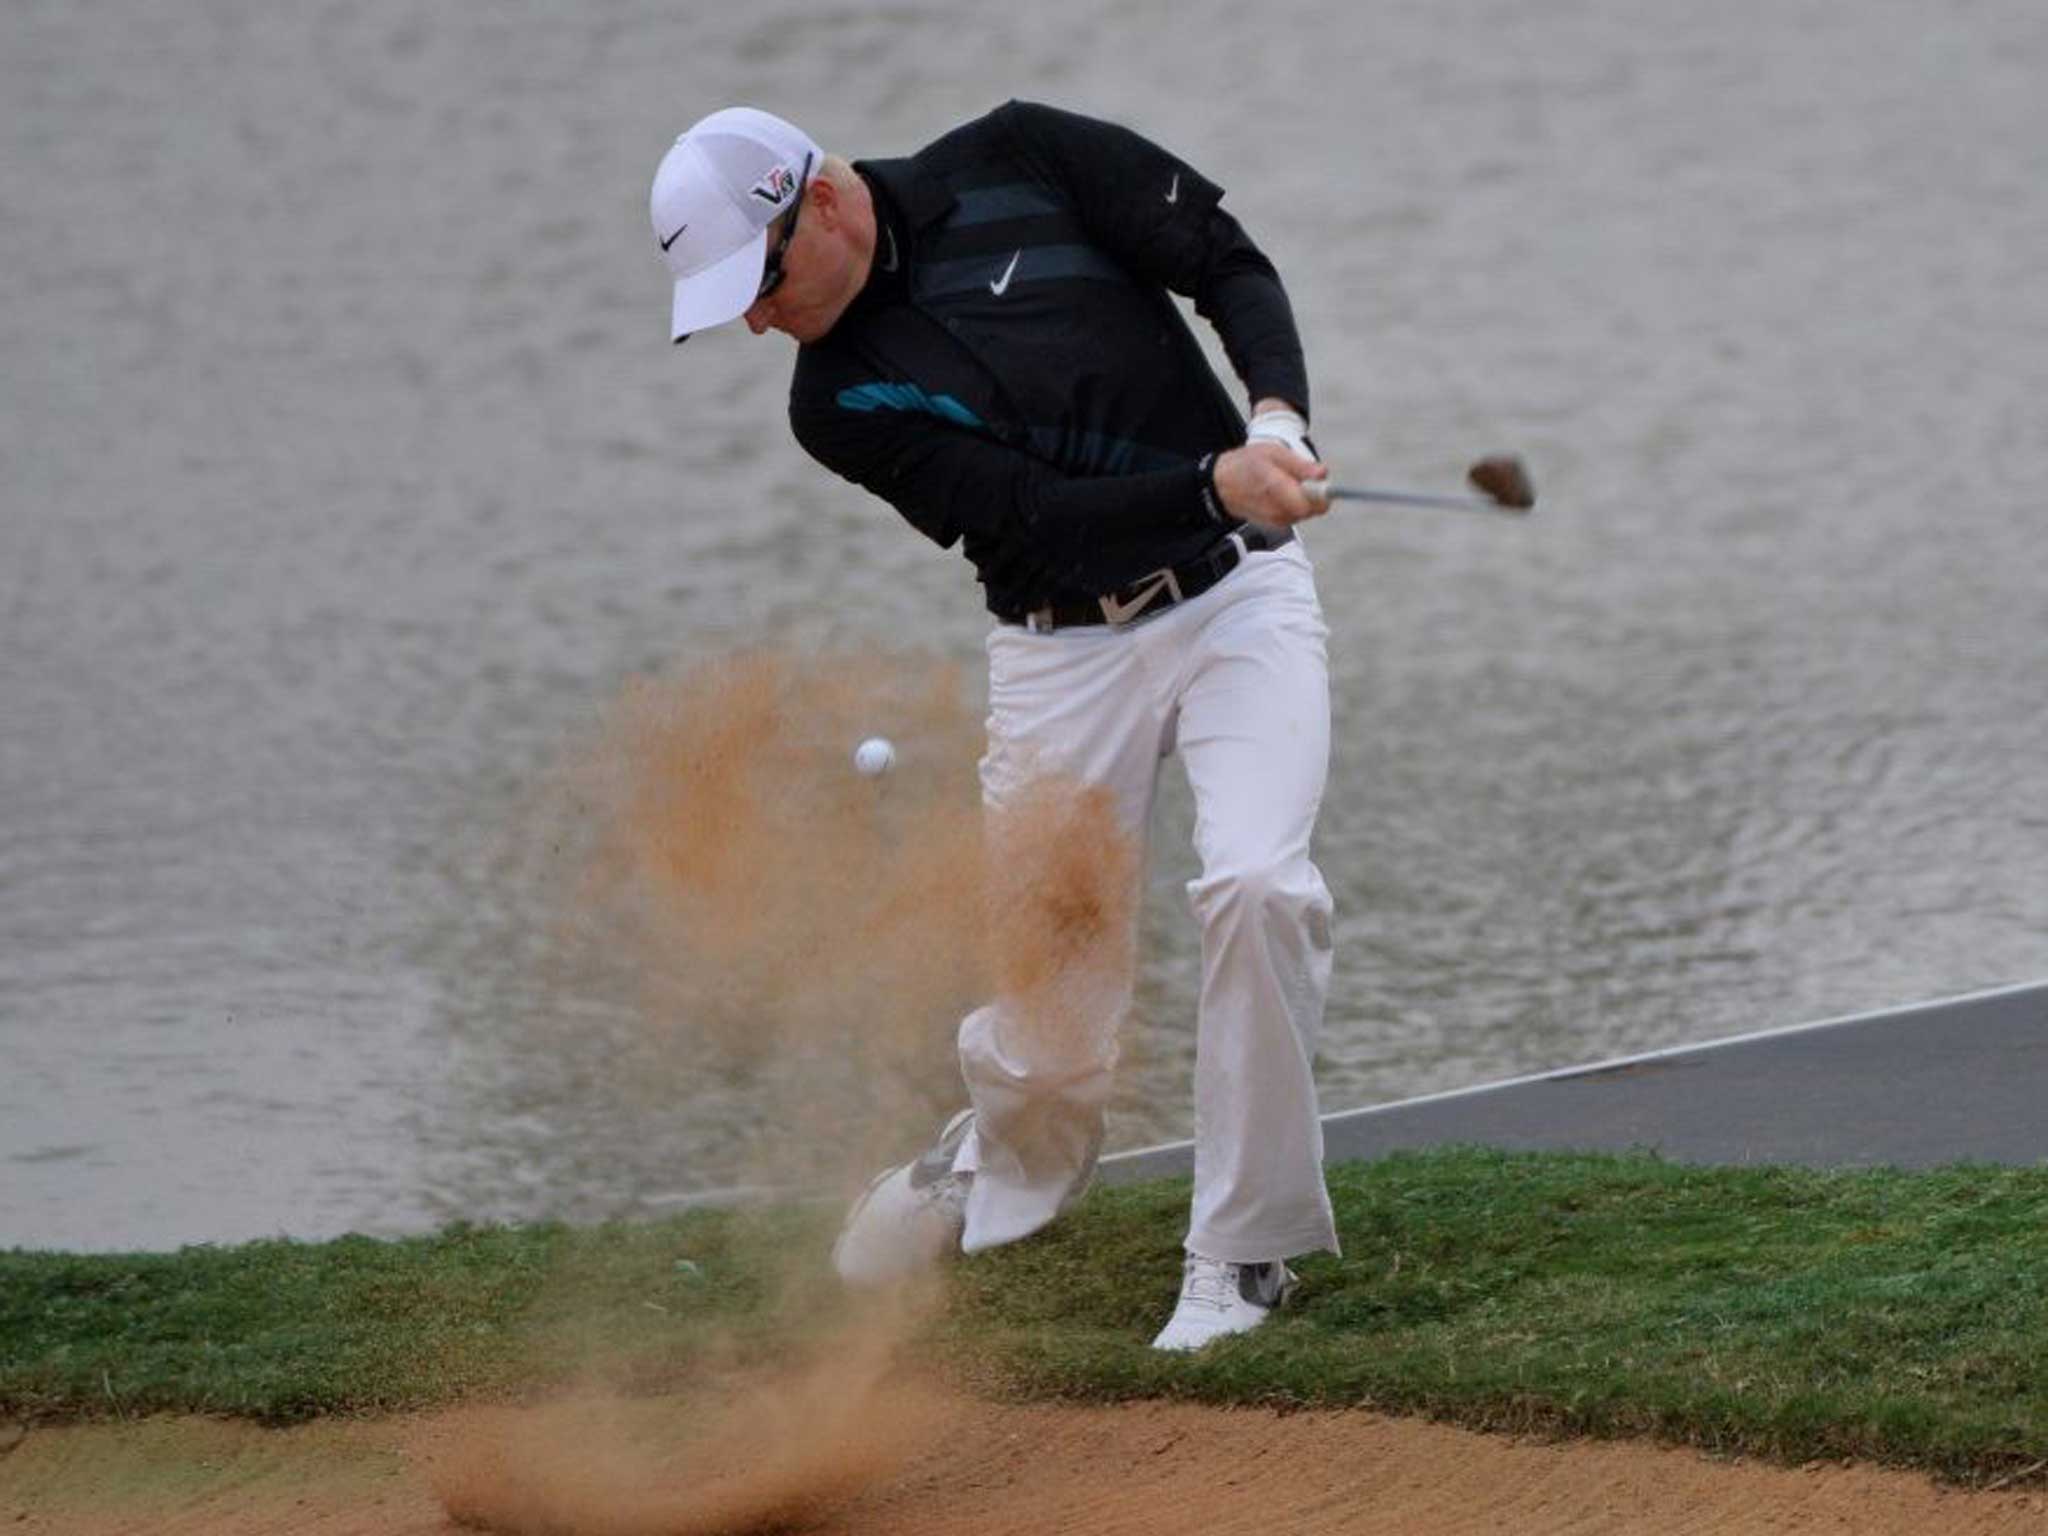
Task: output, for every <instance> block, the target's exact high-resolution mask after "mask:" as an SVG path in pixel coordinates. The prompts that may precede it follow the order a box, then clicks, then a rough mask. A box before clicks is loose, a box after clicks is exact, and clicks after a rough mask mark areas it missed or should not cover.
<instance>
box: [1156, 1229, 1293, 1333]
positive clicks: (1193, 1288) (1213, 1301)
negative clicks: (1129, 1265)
mask: <svg viewBox="0 0 2048 1536" xmlns="http://www.w3.org/2000/svg"><path fill="white" fill-rule="evenodd" d="M1294 1282H1295V1274H1294V1271H1293V1270H1291V1269H1289V1268H1288V1267H1287V1266H1286V1265H1285V1264H1283V1263H1281V1262H1280V1261H1279V1260H1278V1259H1271V1260H1268V1261H1267V1262H1266V1263H1264V1264H1231V1263H1227V1262H1225V1261H1224V1260H1222V1259H1211V1258H1205V1257H1204V1256H1203V1255H1201V1254H1199V1253H1190V1254H1189V1255H1188V1257H1187V1262H1186V1263H1185V1264H1184V1265H1183V1266H1182V1268H1181V1280H1180V1304H1179V1305H1178V1306H1176V1307H1175V1308H1174V1309H1173V1316H1172V1317H1170V1318H1168V1319H1167V1322H1166V1326H1165V1327H1164V1328H1162V1329H1160V1330H1159V1336H1158V1337H1157V1338H1155V1339H1154V1340H1153V1341H1152V1347H1153V1348H1154V1349H1170V1350H1189V1349H1200V1348H1201V1347H1202V1346H1203V1345H1204V1344H1207V1343H1210V1342H1211V1341H1212V1340H1215V1339H1220V1338H1223V1337H1225V1336H1226V1335H1229V1334H1233V1333H1244V1332H1247V1331H1248V1330H1250V1329H1253V1328H1256V1327H1258V1326H1259V1324H1261V1323H1263V1322H1264V1321H1265V1320H1266V1319H1267V1318H1269V1317H1271V1316H1272V1315H1273V1310H1274V1308H1276V1307H1278V1306H1280V1305H1281V1304H1282V1303H1284V1302H1285V1301H1286V1300H1287V1297H1288V1294H1289V1293H1290V1292H1291V1291H1292V1290H1293V1289H1294Z"/></svg>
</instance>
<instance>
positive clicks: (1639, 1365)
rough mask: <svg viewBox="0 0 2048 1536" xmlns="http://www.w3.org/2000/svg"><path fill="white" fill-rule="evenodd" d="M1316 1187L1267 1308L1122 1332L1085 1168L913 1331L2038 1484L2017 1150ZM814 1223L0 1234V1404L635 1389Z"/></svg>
mask: <svg viewBox="0 0 2048 1536" xmlns="http://www.w3.org/2000/svg"><path fill="white" fill-rule="evenodd" d="M1331 1189H1332V1195H1333V1198H1334V1200H1335V1202H1336V1207H1337V1212H1338V1221H1339V1227H1340V1230H1341V1232H1342V1234H1343V1240H1344V1246H1345V1250H1346V1251H1345V1256H1344V1257H1343V1258H1342V1259H1338V1258H1333V1257H1330V1256H1327V1255H1325V1256H1321V1257H1316V1258H1311V1259H1308V1260H1306V1261H1303V1262H1302V1263H1300V1264H1299V1265H1298V1266H1297V1267H1298V1268H1299V1269H1300V1271H1301V1273H1302V1277H1303V1286H1302V1289H1301V1292H1300V1296H1299V1300H1298V1303H1297V1305H1295V1306H1294V1307H1292V1308H1290V1309H1289V1310H1288V1312H1287V1313H1286V1314H1284V1315H1283V1316H1282V1317H1281V1318H1279V1319H1277V1320H1276V1321H1275V1322H1273V1323H1271V1324H1269V1325H1268V1326H1267V1327H1265V1328H1262V1329H1260V1330H1258V1331H1257V1332H1256V1333H1253V1334H1251V1335H1248V1336H1246V1337H1244V1338H1242V1339H1239V1340H1233V1341H1230V1342H1228V1343H1226V1344H1223V1345H1220V1346H1217V1347H1216V1348H1214V1349H1212V1350H1209V1351H1206V1352H1204V1354H1203V1355H1201V1356H1200V1357H1198V1358H1192V1359H1189V1358H1179V1357H1168V1356H1162V1355H1158V1354H1155V1353H1154V1352H1153V1351H1151V1350H1150V1349H1149V1348H1147V1347H1146V1345H1147V1341H1148V1340H1149V1338H1150V1337H1151V1334H1152V1331H1153V1330H1154V1329H1155V1328H1156V1327H1157V1326H1158V1324H1159V1322H1160V1321H1161V1319H1162V1316H1163V1314H1164V1312H1165V1310H1166V1308H1167V1306H1168V1305H1169V1303H1170V1300H1171V1293H1172V1289H1173V1286H1174V1284H1175V1281H1176V1279H1177V1276H1178V1267H1179V1254H1178V1243H1179V1238H1180V1234H1181V1230H1182V1224H1183V1222H1184V1220H1185V1211H1186V1201H1187V1185H1186V1183H1185V1182H1184V1181H1181V1182H1169V1183H1164V1184H1154V1185H1145V1186H1140V1187H1136V1188H1130V1189H1117V1190H1098V1191H1096V1192H1095V1193H1094V1194H1093V1195H1091V1196H1090V1197H1089V1199H1088V1200H1086V1201H1085V1202H1084V1203H1083V1204H1082V1205H1081V1206H1080V1207H1079V1208H1078V1209H1077V1210H1075V1211H1074V1212H1072V1213H1070V1214H1069V1215H1068V1216H1067V1217H1066V1218H1064V1219H1063V1220H1062V1221H1060V1222H1059V1223H1058V1224H1056V1225H1055V1227H1054V1228H1053V1229H1051V1230H1050V1231H1049V1232H1048V1233H1046V1234H1044V1235H1043V1236H1041V1237H1039V1238H1037V1239H1034V1240H1032V1241H1030V1242H1027V1243H1023V1244H1019V1245H1017V1246H1016V1247H1014V1248H1011V1249H1007V1250H1001V1251H998V1252H996V1253H992V1254H988V1255H984V1256H981V1257H979V1258H976V1259H973V1260H969V1261H964V1262H962V1263H960V1264H959V1265H957V1266H955V1268H954V1270H953V1276H952V1284H951V1286H950V1288H949V1296H948V1301H947V1304H946V1306H945V1308H944V1309H943V1311H942V1312H941V1313H940V1315H939V1316H938V1317H937V1318H936V1320H935V1321H934V1322H933V1323H932V1324H931V1325H930V1326H929V1327H928V1329H927V1330H926V1334H925V1336H924V1337H923V1338H922V1339H921V1340H920V1341H919V1342H918V1344H917V1345H916V1349H917V1350H918V1352H920V1353H921V1354H923V1355H924V1356H925V1357H927V1358H929V1359H931V1360H934V1361H936V1362H939V1363H941V1364H943V1365H944V1366H945V1367H946V1368H948V1369H951V1370H953V1371H955V1372H957V1373H959V1374H960V1375H962V1376H964V1377H966V1378H969V1379H971V1380H973V1381H975V1382H976V1383H978V1384H981V1385H983V1386H985V1387H993V1388H995V1389H997V1390H1003V1391H1009V1392H1017V1393H1026V1394H1034V1395H1054V1396H1064V1397H1071V1398H1080V1399H1087V1400H1093V1401H1102V1400H1112V1399H1118V1398H1129V1397H1139V1396H1146V1397H1157V1396H1168V1397H1180V1398H1189V1399H1199V1400H1203V1401H1209V1402H1227V1403H1256V1404H1269V1405H1282V1406H1305V1405H1345V1404H1364V1405H1370V1406H1372V1407H1374V1408H1378V1409H1382V1410H1386V1411H1392V1412H1403V1413H1420V1414H1427V1415H1430V1416H1433V1417H1437V1418H1442V1419H1447V1420H1452V1421H1455V1422H1459V1423H1464V1424H1469V1425H1474V1426H1478V1427H1483V1428H1507V1429H1516V1430H1531V1429H1533V1430H1540V1431H1545V1432H1550V1431H1556V1432H1568V1433H1582V1434H1594V1435H1650V1436H1654V1437H1656V1438H1659V1439H1664V1440H1668V1441H1677V1442H1683V1443H1687V1444H1692V1445H1697V1446H1701V1447H1705V1448H1708V1449H1713V1450H1721V1451H1728V1452H1743V1453H1749V1454H1759V1455H1765V1456H1770V1457H1773V1458H1777V1459H1783V1460H1794V1461H1798V1460H1807V1459H1812V1458H1817V1457H1829V1458H1832V1457H1856V1458H1861V1459H1868V1460H1875V1461H1881V1462H1887V1463H1892V1464H1897V1465H1908V1466H1917V1467H1922V1468H1925V1469H1927V1470H1930V1471H1934V1472H1937V1473H1940V1474H1943V1475H1946V1476H1949V1477H1954V1478H1958V1479H1961V1480H1965V1481H1975V1482H1988V1481H1995V1480H1998V1479H2000V1478H2005V1477H2011V1476H2013V1475H2015V1474H2021V1475H2023V1476H2024V1477H2025V1478H2026V1479H2027V1480H2031V1481H2039V1480H2040V1474H2041V1471H2042V1466H2041V1463H2043V1461H2044V1460H2048V1168H2043V1169H2012V1168H1993V1167H1963V1168H1952V1169H1945V1170H1940V1171H1936V1172H1931V1173H1898V1172H1890V1171H1874V1172H1852V1173H1822V1172H1812V1171H1806V1170H1797V1169H1725V1168H1723V1169H1701V1168H1686V1167H1680V1166H1677V1165H1672V1164H1667V1163H1663V1162H1659V1161H1656V1160H1654V1159H1651V1158H1644V1157H1621V1158H1617V1157H1598V1156H1565V1155H1551V1154H1542V1155H1528V1154H1502V1153H1493V1152H1485V1151H1473V1150H1452V1151H1443V1152H1433V1153H1428V1154H1423V1155H1413V1156H1401V1157H1393V1158H1388V1159H1385V1160H1383V1161H1379V1162H1374V1163H1369V1164H1355V1165H1348V1166H1341V1167H1337V1168H1334V1169H1332V1171H1331ZM830 1219H831V1218H830V1216H829V1215H826V1214H821V1213H819V1212H816V1211H772V1212H757V1213H749V1214H745V1215H741V1214H736V1213H723V1214H721V1213H698V1214H694V1215H691V1216H687V1217H683V1218H680V1219H678V1220H675V1221H671V1222H664V1223H659V1224H652V1225H640V1226H612V1227H602V1228H595V1229H589V1230H583V1231H575V1230H570V1229H566V1228H561V1227H540V1228H531V1229H514V1230H499V1229H490V1230H484V1229H469V1228H458V1229H454V1230H451V1231H449V1232H447V1233H444V1234H442V1235H441V1236H438V1237H432V1238H420V1239H413V1240H409V1241H405V1242H395V1243H385V1242H371V1241H368V1240H365V1239H360V1238H349V1239H343V1240H341V1241H339V1242H335V1243H327V1244H296V1243H258V1244H252V1245H250V1246H247V1247H243V1248H235V1249H206V1248H200V1249H187V1250H185V1251H184V1252H182V1253H179V1254H175V1255H132V1256H119V1257H76V1256H66V1255H57V1254H31V1253H15V1254H0V1414H5V1413H12V1414H14V1415H16V1416H30V1417H79V1416H106V1415H111V1414H114V1413H136V1412H142V1411H149V1410H162V1409H183V1410H193V1411H204V1412H224V1413H234V1414H241V1415H247V1416H251V1417H255V1418H259V1419H264V1420H268V1421H289V1420H292V1419H297V1418H303V1417H306V1416H308V1415H311V1414H317V1413H323V1412H338V1411H380V1410H389V1409H394V1408H402V1407H413V1406H421V1405H426V1404H430V1403H435V1402H444V1401H449V1400H452V1399H455V1398H460V1397H466V1396H474V1395H478V1394H502V1393H506V1392H512V1391H517V1390H523V1389H527V1388H531V1387H534V1386H538V1385H545V1384H548V1383H551V1382H555V1381H560V1380H563V1379H566V1378H568V1377H570V1376H572V1375H575V1374H577V1373H579V1372H582V1371H585V1370H588V1369H591V1368H592V1362H597V1363H598V1366H599V1368H601V1369H603V1370H604V1371H605V1372H606V1373H607V1374H608V1379H612V1380H620V1379H624V1380H626V1381H628V1382H629V1383H631V1384H638V1385H644V1386H658V1385H665V1384H675V1383H679V1382H682V1381H686V1380H688V1379H690V1378H691V1377H692V1375H693V1373H697V1372H700V1371H703V1370H706V1369H723V1368H729V1367H732V1366H735V1365H738V1364H752V1363H758V1362H760V1361H763V1360H770V1359H795V1358H799V1357H801V1356H802V1355H803V1353H804V1352H805V1351H806V1349H807V1348H809V1347H811V1346H814V1345H818V1344H821V1343H823V1342H824V1341H826V1340H828V1339H829V1337H830V1329H831V1327H832V1324H833V1321H834V1317H835V1314H836V1305H837V1304H836V1298H835V1296H834V1293H833V1289H832V1287H831V1285H830V1283H829V1281H828V1280H827V1279H826V1277H825V1276H824V1273H823V1252H824V1248H825V1245H826V1243H827V1241H828V1240H829V1230H828V1227H829V1222H830ZM791 1254H795V1255H797V1256H799V1257H800V1258H803V1259H805V1260H807V1261H808V1260H814V1261H815V1262H806V1263H804V1264H802V1265H799V1266H796V1270H797V1273H798V1275H799V1276H800V1278H799V1279H798V1280H797V1281H796V1282H795V1283H794V1285H793V1287H792V1286H790V1285H787V1284H784V1283H781V1282H779V1281H773V1280H771V1277H772V1276H776V1275H787V1274H788V1273H789V1272H790V1270H791V1268H792V1266H791V1264H790V1263H789V1256H790V1255H791ZM2029 1468H2031V1469H2032V1470H2031V1471H2029V1470H2028V1469H2029Z"/></svg>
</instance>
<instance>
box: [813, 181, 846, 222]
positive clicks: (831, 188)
mask: <svg viewBox="0 0 2048 1536" xmlns="http://www.w3.org/2000/svg"><path fill="white" fill-rule="evenodd" d="M804 201H805V202H807V203H809V204H810V205H811V206H810V208H809V209H807V210H806V212H811V213H815V214H817V216H818V219H819V222H821V223H823V224H824V225H826V226H827V227H828V228H829V227H834V226H836V225H837V224H838V223H839V215H840V212H841V209H840V207H839V204H840V203H841V202H842V201H843V199H842V198H841V197H840V195H839V188H838V187H837V186H835V185H834V184H833V182H832V178H831V177H829V176H813V177H812V178H811V184H810V185H809V186H808V187H806V188H805V189H804Z"/></svg>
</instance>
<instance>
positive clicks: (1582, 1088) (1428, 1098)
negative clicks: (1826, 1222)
mask: <svg viewBox="0 0 2048 1536" xmlns="http://www.w3.org/2000/svg"><path fill="white" fill-rule="evenodd" d="M1323 1133H1324V1156H1325V1159H1326V1161H1339V1160H1351V1159H1360V1158H1372V1157H1378V1156H1383V1155H1385V1154H1386V1153H1389V1152H1394V1151H1401V1150H1413V1149H1419V1148H1425V1147H1431V1146H1444V1145H1450V1144H1466V1145H1480V1146H1495V1147H1502V1148H1508V1149H1515V1150H1573V1151H1635V1150H1643V1151H1652V1152H1655V1153H1657V1154H1658V1155H1660V1156H1663V1157H1666V1158H1669V1159H1671V1160H1672V1161H1675V1162H1687V1163H1789V1164H1796V1165H1803V1166H1809V1167H1868V1166H1893V1167H1933V1166H1938V1165H1942V1164H1948V1163H1958V1162H1989V1163H2004V1164H2017V1165H2021V1166H2031V1165H2033V1164H2036V1163H2040V1162H2043V1161H2048V980H2043V981H2033V982H2025V983H2020V984H2017V985H2012V986H2002V987H1996V988H1992V989H1989V990H1986V991H1981V992H1972V993H1966V994H1964V995H1961V996H1957V997H1950V998H1942V999H1938V1000H1935V1001H1932V1002H1923V1003H1914V1004H1910V1005H1907V1006H1904V1007H1898V1008H1888V1009H1882V1010H1878V1011H1874V1012H1867V1013H1857V1014H1848V1015H1843V1016H1841V1017H1838V1018H1831V1019H1822V1020H1819V1021H1816V1022H1812V1023H1806V1024H1793V1025H1787V1026H1783V1027H1780V1028H1773V1029H1761V1030H1756V1031H1753V1032H1750V1033H1747V1034H1741V1035H1734V1036H1729V1037H1726V1038H1723V1039H1719V1040H1710V1041H1706V1042H1703V1043H1701V1044H1697V1045H1681V1046H1671V1047H1668V1048H1666V1049H1663V1050H1657V1051H1650V1052H1646V1053H1643V1054H1641V1055H1635V1056H1621V1057H1614V1058H1611V1059H1608V1060H1604V1061H1598V1062H1594V1063H1591V1064H1589V1065H1582V1066H1571V1067H1560V1068H1556V1069H1552V1070H1549V1071H1544V1072H1537V1073H1532V1074H1530V1075H1528V1076H1524V1077H1517V1078H1511V1079H1508V1080H1505V1081H1502V1082H1495V1083H1486V1084H1481V1085H1479V1086H1476V1087H1471V1088H1459V1089H1453V1090H1450V1091H1448V1092H1444V1093H1434V1094H1428V1095H1424V1096H1422V1097H1419V1098H1413V1099H1404V1100H1401V1101H1398V1102H1395V1103H1391V1104H1377V1105H1373V1106H1370V1107H1368V1108H1365V1109H1355V1110H1347V1111H1343V1112H1341V1113H1337V1114H1331V1115H1326V1116H1324V1117H1323ZM1193 1166H1194V1144H1193V1143H1192V1142H1187V1141H1178V1142H1169V1143H1164V1144H1161V1145H1159V1146H1152V1147H1141V1148H1137V1149H1134V1150H1132V1151H1127V1152H1119V1153H1115V1154H1113V1155H1111V1156H1109V1157H1106V1158H1104V1159H1103V1160H1102V1166H1101V1174H1102V1177H1103V1178H1104V1179H1105V1180H1106V1181H1108V1182H1111V1183H1126V1182H1131V1181H1135V1180H1140V1179H1149V1178H1164V1177H1169V1176H1173V1175H1184V1174H1187V1173H1189V1172H1190V1171H1191V1170H1192V1168H1193Z"/></svg>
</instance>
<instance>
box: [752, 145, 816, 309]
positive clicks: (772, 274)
mask: <svg viewBox="0 0 2048 1536" xmlns="http://www.w3.org/2000/svg"><path fill="white" fill-rule="evenodd" d="M810 185H811V157H810V156H809V155H805V156H804V168H803V171H802V172H801V173H800V174H799V175H798V177H797V182H796V201H795V202H794V203H791V204H790V205H789V222H788V223H787V224H785V225H783V226H782V238H781V239H780V240H778V241H776V242H775V249H774V250H772V251H770V252H769V253H768V260H767V262H766V263H765V264H764V265H763V266H762V268H761V286H760V288H759V289H758V290H756V292H755V294H754V302H755V303H756V304H758V303H760V302H761V300H763V299H765V298H767V297H768V295H769V294H771V293H773V292H774V291H775V290H776V289H778V288H780V287H781V286H782V279H783V275H784V274H783V270H782V260H783V258H784V257H785V256H787V255H788V254H789V242H790V241H791V240H792V239H793V238H795V236H796V216H797V215H798V214H800V213H802V212H803V210H804V193H805V192H807V191H809V190H810Z"/></svg>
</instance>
